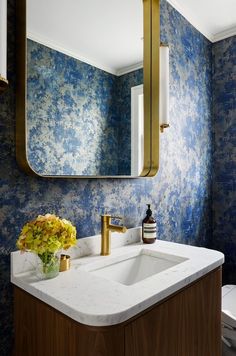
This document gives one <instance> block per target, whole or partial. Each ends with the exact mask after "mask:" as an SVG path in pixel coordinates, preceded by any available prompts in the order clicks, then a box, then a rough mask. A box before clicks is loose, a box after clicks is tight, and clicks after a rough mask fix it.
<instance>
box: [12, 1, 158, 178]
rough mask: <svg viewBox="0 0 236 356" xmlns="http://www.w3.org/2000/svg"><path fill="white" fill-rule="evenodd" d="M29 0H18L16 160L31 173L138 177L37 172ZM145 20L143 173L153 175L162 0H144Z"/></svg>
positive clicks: (156, 154) (156, 127)
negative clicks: (30, 110) (30, 131)
mask: <svg viewBox="0 0 236 356" xmlns="http://www.w3.org/2000/svg"><path fill="white" fill-rule="evenodd" d="M26 1H27V0H18V1H17V2H16V17H17V18H16V26H17V28H16V34H17V36H16V37H17V38H16V45H17V84H16V87H17V95H16V160H17V163H18V165H19V166H20V168H21V169H22V170H23V171H24V172H25V173H27V174H29V175H33V176H38V177H42V178H138V177H134V176H75V175H74V176H45V175H40V174H38V173H36V172H35V171H34V170H33V169H32V167H31V166H30V163H29V161H28V157H27V134H26V132H27V122H26V117H27V104H26V98H27V62H26V61H27V35H26ZM137 1H138V0H137ZM143 23H144V25H143V26H144V61H143V62H144V64H143V71H144V167H143V170H142V173H141V174H140V177H153V176H154V175H155V174H156V173H157V171H158V168H159V46H160V0H143Z"/></svg>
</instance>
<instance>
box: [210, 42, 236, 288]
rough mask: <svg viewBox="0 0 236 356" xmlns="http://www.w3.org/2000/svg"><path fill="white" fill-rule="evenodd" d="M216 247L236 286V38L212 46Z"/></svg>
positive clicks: (230, 279)
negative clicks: (222, 253) (223, 257)
mask: <svg viewBox="0 0 236 356" xmlns="http://www.w3.org/2000/svg"><path fill="white" fill-rule="evenodd" d="M213 120H214V121H213V122H214V151H213V162H214V179H213V244H214V246H215V248H217V249H220V250H221V251H223V252H224V253H225V255H226V263H225V266H224V277H225V280H227V282H228V283H235V284H236V36H234V37H230V38H227V39H225V40H223V41H220V42H217V43H214V44H213Z"/></svg>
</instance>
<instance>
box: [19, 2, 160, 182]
mask: <svg viewBox="0 0 236 356" xmlns="http://www.w3.org/2000/svg"><path fill="white" fill-rule="evenodd" d="M65 5H66V6H67V8H65V7H63V6H65ZM98 5H99V7H96V6H98ZM122 6H123V7H122ZM80 9H81V11H79V10H80ZM53 10H54V11H53ZM52 14H54V16H53V15H52ZM73 14H75V16H74V17H73ZM86 15H87V16H88V17H87V18H86ZM72 17H73V18H72ZM42 19H43V21H42ZM62 19H64V21H62ZM114 19H117V21H116V23H115V20H114ZM107 23H108V24H107ZM78 24H79V26H84V27H83V28H82V29H83V31H82V30H81V28H80V29H79V28H78ZM91 24H93V25H92V27H91ZM100 28H101V29H100ZM69 29H70V31H72V32H69V34H67V32H68V31H69ZM67 30H68V31H67ZM106 33H107V34H108V35H107V36H106ZM49 34H50V36H49ZM74 34H76V35H74ZM78 34H80V35H78ZM84 34H86V35H84ZM96 36H97V37H96ZM72 37H73V38H72ZM84 38H85V40H84ZM89 39H90V40H89ZM69 40H70V46H69V45H68V47H66V46H67V44H68V42H69ZM60 41H61V42H60ZM63 41H64V42H63ZM92 42H93V46H92V44H91V43H92ZM109 44H110V45H109ZM76 45H77V47H78V45H79V50H77V48H76ZM82 45H83V47H82ZM73 46H74V47H73ZM72 47H73V50H72ZM110 47H111V48H110ZM159 48H160V4H159V0H132V1H129V2H128V3H127V1H126V0H122V1H121V0H119V1H118V0H113V1H110V0H102V1H100V2H99V4H98V3H97V2H94V0H80V1H78V0H70V1H69V2H66V4H65V2H64V1H59V0H49V1H48V0H47V1H46V0H42V1H40V2H39V1H37V0H19V1H17V99H16V107H17V109H16V116H17V117H16V158H17V162H18V164H19V166H20V167H21V168H22V169H23V170H24V171H25V172H26V173H28V174H30V175H34V176H40V177H45V178H109V177H111V178H137V177H151V176H154V175H155V174H156V173H157V171H158V167H159V130H160V129H159ZM86 50H87V52H86ZM85 52H86V54H85ZM78 53H79V54H78ZM94 53H95V54H96V55H94ZM140 53H141V55H142V58H141V57H140ZM99 56H100V57H99Z"/></svg>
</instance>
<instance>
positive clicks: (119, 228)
mask: <svg viewBox="0 0 236 356" xmlns="http://www.w3.org/2000/svg"><path fill="white" fill-rule="evenodd" d="M108 229H109V230H110V231H111V232H122V233H125V232H126V231H127V228H126V227H125V226H120V225H114V224H109V226H108Z"/></svg>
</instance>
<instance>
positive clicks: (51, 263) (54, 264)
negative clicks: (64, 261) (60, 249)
mask: <svg viewBox="0 0 236 356" xmlns="http://www.w3.org/2000/svg"><path fill="white" fill-rule="evenodd" d="M59 269H60V259H59V258H58V256H57V255H55V254H54V253H46V252H45V253H43V254H41V255H38V261H37V265H36V275H37V277H38V278H39V279H50V278H55V277H56V276H58V274H59Z"/></svg>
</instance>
